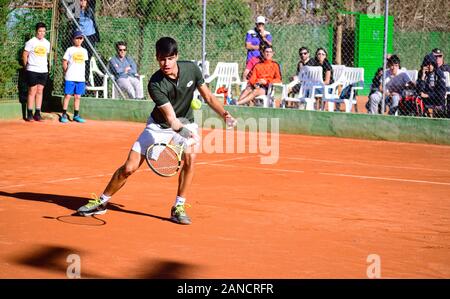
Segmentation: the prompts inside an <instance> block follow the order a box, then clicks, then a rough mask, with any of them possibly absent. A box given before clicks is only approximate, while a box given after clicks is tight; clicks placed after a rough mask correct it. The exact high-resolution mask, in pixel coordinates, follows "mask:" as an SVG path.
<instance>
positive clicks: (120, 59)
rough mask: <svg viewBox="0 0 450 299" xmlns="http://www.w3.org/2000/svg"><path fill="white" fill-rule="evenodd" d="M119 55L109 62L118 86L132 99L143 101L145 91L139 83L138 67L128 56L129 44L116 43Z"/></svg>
mask: <svg viewBox="0 0 450 299" xmlns="http://www.w3.org/2000/svg"><path fill="white" fill-rule="evenodd" d="M116 50H117V55H116V56H114V57H113V58H111V60H110V61H109V67H110V69H111V72H112V73H113V74H114V77H115V79H116V80H117V84H118V85H119V87H120V88H121V89H122V91H124V92H125V93H126V94H127V95H128V97H129V98H130V99H143V98H144V95H143V91H142V89H141V83H140V81H139V74H138V72H137V66H136V63H135V62H134V60H133V58H131V57H129V56H127V55H126V52H127V44H126V43H125V42H123V41H119V42H117V43H116Z"/></svg>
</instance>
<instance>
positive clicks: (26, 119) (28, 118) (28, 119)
mask: <svg viewBox="0 0 450 299" xmlns="http://www.w3.org/2000/svg"><path fill="white" fill-rule="evenodd" d="M25 121H29V122H33V121H34V119H33V115H28V116H27V118H25Z"/></svg>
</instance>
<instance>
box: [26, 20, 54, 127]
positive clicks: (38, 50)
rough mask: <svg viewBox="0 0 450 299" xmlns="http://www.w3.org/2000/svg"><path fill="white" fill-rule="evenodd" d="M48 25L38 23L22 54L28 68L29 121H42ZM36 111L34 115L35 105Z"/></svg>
mask: <svg viewBox="0 0 450 299" xmlns="http://www.w3.org/2000/svg"><path fill="white" fill-rule="evenodd" d="M45 33H46V26H45V24H44V23H37V24H36V36H35V37H33V38H32V39H30V40H29V41H27V42H26V43H25V49H24V51H23V54H22V61H23V65H25V68H26V80H27V85H28V98H27V117H26V120H27V121H33V120H36V121H41V120H42V119H41V106H42V96H43V93H44V87H45V84H46V83H47V78H48V61H47V57H48V53H50V42H49V41H48V40H46V39H45ZM34 106H36V107H35V108H36V111H35V113H34V116H33V107H34Z"/></svg>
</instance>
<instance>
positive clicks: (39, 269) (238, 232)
mask: <svg viewBox="0 0 450 299" xmlns="http://www.w3.org/2000/svg"><path fill="white" fill-rule="evenodd" d="M143 127H144V124H142V123H129V122H106V121H92V120H89V121H88V122H87V123H85V124H78V123H73V122H72V123H69V124H60V123H58V122H57V121H56V120H55V121H45V122H43V123H36V122H35V123H25V122H23V121H2V122H0V136H1V143H0V152H1V154H0V163H1V165H2V169H1V170H0V178H1V181H0V277H1V278H66V270H67V267H68V265H69V263H68V262H67V257H68V256H69V255H71V254H77V255H78V256H79V257H80V259H81V277H82V278H367V275H366V272H367V267H368V266H369V265H370V263H368V262H367V257H368V256H369V255H371V254H376V255H378V256H379V257H380V261H381V276H382V277H384V278H450V197H449V194H450V167H449V166H450V147H449V146H440V145H426V144H413V143H398V142H384V141H365V140H353V139H344V138H330V137H313V136H302V135H280V136H279V137H280V139H279V142H280V150H279V153H280V156H279V160H278V162H277V163H276V164H268V165H263V164H260V157H259V156H258V154H257V153H239V154H238V153H234V154H225V153H223V154H219V153H212V154H206V153H200V154H199V155H198V159H197V163H198V165H197V168H196V177H195V178H194V184H193V188H192V190H191V192H190V196H189V197H188V202H189V203H190V204H191V205H192V207H191V208H189V209H187V212H188V213H189V215H190V216H191V218H192V221H193V224H192V225H190V226H181V225H177V224H174V223H172V222H170V221H169V220H168V217H169V213H170V207H171V205H172V204H173V202H174V197H175V193H176V186H177V178H176V177H174V178H169V179H167V178H161V177H158V176H156V175H155V174H154V173H153V172H151V171H150V170H149V169H148V167H147V166H146V165H145V164H144V165H142V167H141V169H140V170H139V171H138V172H137V173H135V174H134V175H133V176H132V177H131V178H130V179H129V181H128V183H127V185H126V186H125V187H124V188H123V189H122V190H120V191H119V192H118V193H117V194H116V195H115V196H114V197H113V199H112V201H111V202H110V204H109V210H108V213H106V214H105V215H101V216H98V218H99V219H102V220H103V221H104V222H102V221H97V220H96V219H91V220H93V222H90V223H83V224H80V223H69V222H63V221H60V220H58V219H61V217H60V216H65V215H70V214H72V213H73V212H74V211H75V210H76V209H78V208H79V207H80V206H81V205H83V204H85V203H86V202H87V201H88V200H89V199H90V196H91V193H93V192H95V193H97V194H98V195H100V194H101V193H102V191H103V189H104V187H105V185H106V184H107V182H108V181H109V179H110V176H111V175H112V173H113V172H114V171H115V170H116V168H117V167H118V166H120V165H121V163H123V162H124V160H125V158H126V156H127V153H128V151H129V149H130V147H131V145H132V143H133V142H134V140H135V139H136V138H137V136H138V134H139V133H140V131H141V130H142V129H143ZM247 141H248V139H247ZM101 224H103V225H101Z"/></svg>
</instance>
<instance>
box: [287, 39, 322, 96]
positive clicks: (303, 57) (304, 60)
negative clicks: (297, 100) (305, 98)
mask: <svg viewBox="0 0 450 299" xmlns="http://www.w3.org/2000/svg"><path fill="white" fill-rule="evenodd" d="M298 55H299V56H300V60H299V61H298V63H297V73H296V74H295V75H294V76H292V77H291V78H290V79H291V82H294V81H299V78H298V74H299V73H300V71H301V69H302V67H304V66H305V65H308V66H315V65H316V61H315V60H314V59H311V58H310V57H309V49H308V48H307V47H301V48H300V49H298ZM299 91H300V82H298V83H297V84H295V85H294V86H292V87H291V88H289V90H288V93H293V94H296V93H298V92H299Z"/></svg>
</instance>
